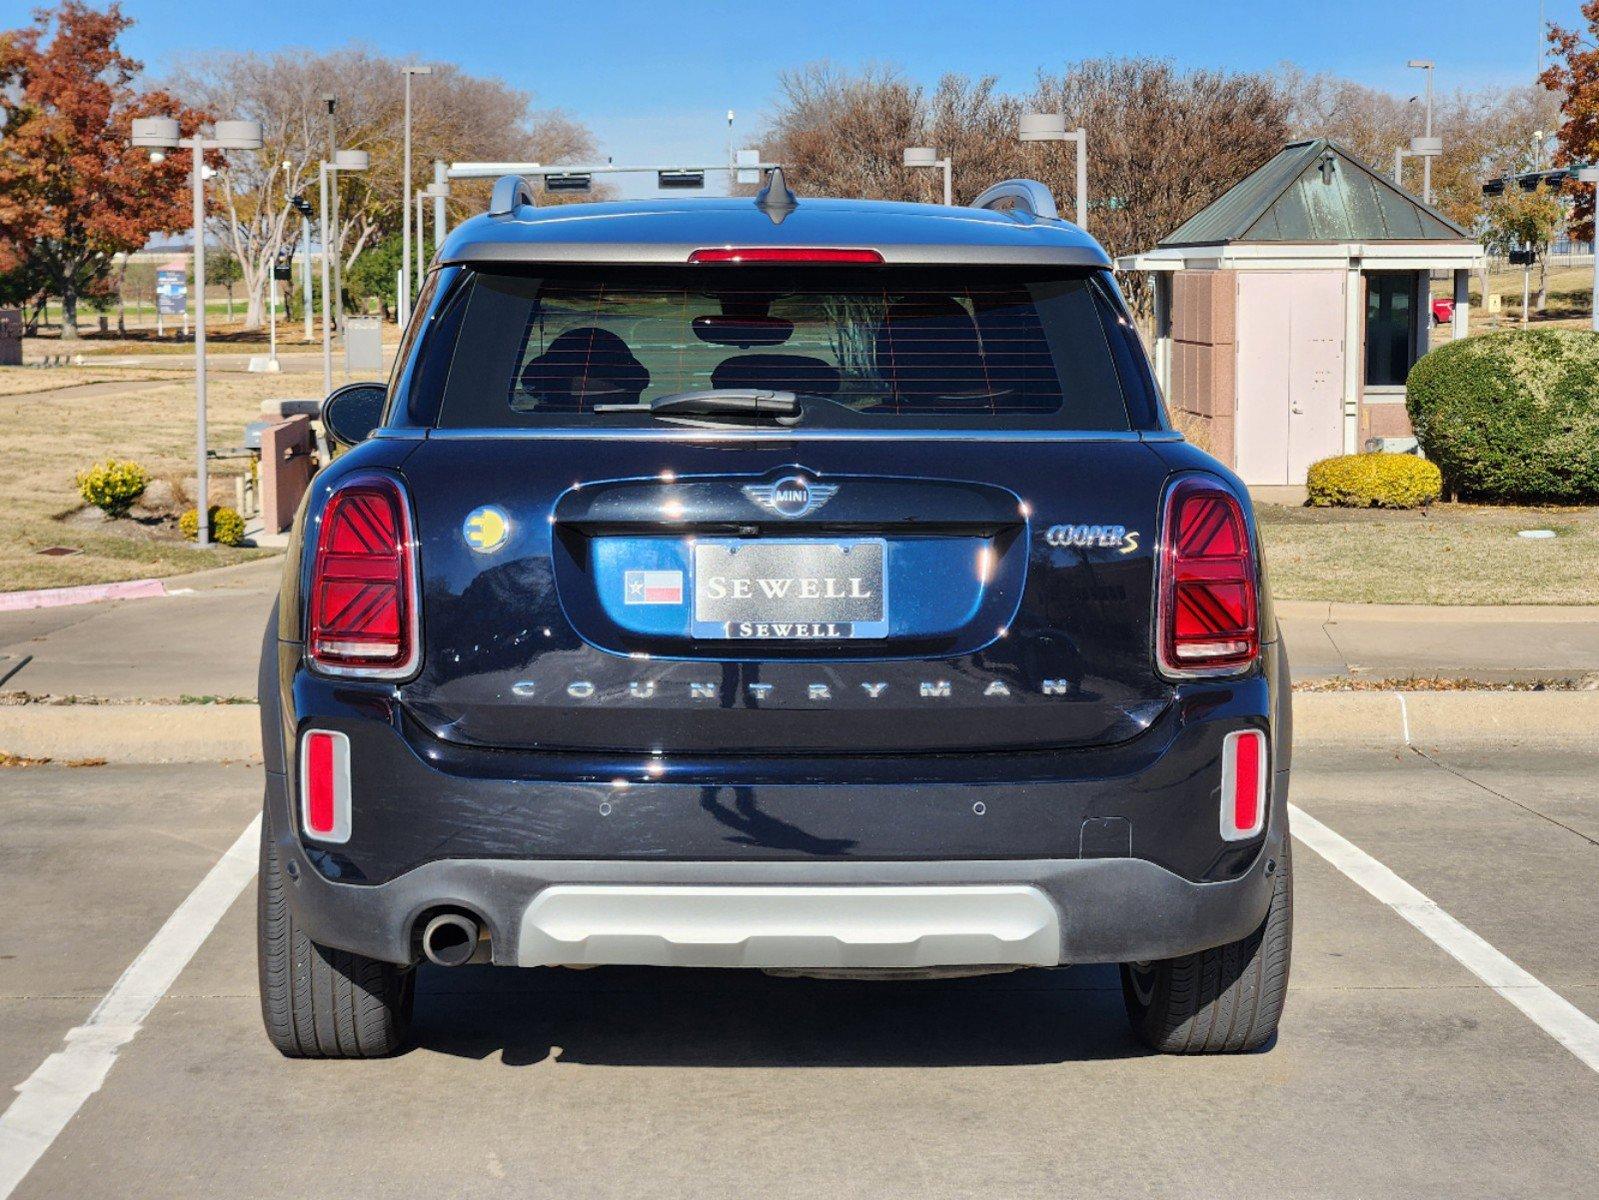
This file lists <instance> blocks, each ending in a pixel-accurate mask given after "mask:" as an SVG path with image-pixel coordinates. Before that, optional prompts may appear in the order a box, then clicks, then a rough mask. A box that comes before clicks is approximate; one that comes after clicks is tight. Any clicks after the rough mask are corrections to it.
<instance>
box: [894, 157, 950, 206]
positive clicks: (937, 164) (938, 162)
mask: <svg viewBox="0 0 1599 1200" xmlns="http://www.w3.org/2000/svg"><path fill="white" fill-rule="evenodd" d="M904 162H905V165H906V166H907V167H931V168H942V169H943V171H944V205H945V207H948V206H949V205H951V204H954V203H955V195H954V181H953V179H952V178H951V174H950V173H951V170H952V168H953V165H954V163H953V160H952V159H950V158H949V157H948V156H947V155H946V156H945V157H943V158H939V157H938V151H937V150H935V149H934V148H933V147H932V146H907V147H906V148H905V158H904Z"/></svg>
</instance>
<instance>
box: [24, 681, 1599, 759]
mask: <svg viewBox="0 0 1599 1200" xmlns="http://www.w3.org/2000/svg"><path fill="white" fill-rule="evenodd" d="M1596 727H1599V692H1492V691H1476V692H1404V693H1400V692H1300V693H1298V694H1296V695H1295V696H1294V742H1295V744H1296V745H1298V746H1329V747H1337V746H1346V747H1392V748H1398V747H1403V746H1408V745H1416V746H1449V745H1462V744H1464V745H1473V746H1482V745H1508V744H1511V743H1546V742H1558V743H1563V744H1566V745H1570V744H1572V743H1579V744H1580V743H1584V742H1588V741H1591V740H1592V738H1593V731H1594V729H1595V728H1596ZM0 751H5V752H7V753H10V754H17V755H22V756H25V757H28V758H51V759H59V760H70V759H78V758H104V759H107V760H108V761H111V762H123V763H174V762H179V763H181V762H217V761H222V760H226V761H245V762H260V761H261V733H260V724H259V713H258V710H257V708H256V706H255V705H253V704H217V705H212V704H63V705H54V704H26V705H12V706H0Z"/></svg>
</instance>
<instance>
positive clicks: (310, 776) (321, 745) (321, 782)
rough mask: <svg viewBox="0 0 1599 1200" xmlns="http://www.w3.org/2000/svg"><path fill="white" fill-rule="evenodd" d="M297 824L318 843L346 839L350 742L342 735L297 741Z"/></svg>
mask: <svg viewBox="0 0 1599 1200" xmlns="http://www.w3.org/2000/svg"><path fill="white" fill-rule="evenodd" d="M300 822H301V824H302V825H303V826H304V827H305V832H306V836H307V837H312V838H315V839H316V840H317V841H319V842H347V841H349V840H350V739H349V738H347V737H345V736H344V735H343V734H342V733H333V732H330V731H327V730H312V731H311V732H309V733H307V734H306V735H305V736H304V737H302V738H301V739H300Z"/></svg>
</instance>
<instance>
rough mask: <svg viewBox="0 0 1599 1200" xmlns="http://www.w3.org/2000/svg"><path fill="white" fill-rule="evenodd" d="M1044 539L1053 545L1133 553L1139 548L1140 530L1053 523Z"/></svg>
mask: <svg viewBox="0 0 1599 1200" xmlns="http://www.w3.org/2000/svg"><path fill="white" fill-rule="evenodd" d="M1044 541H1045V542H1047V543H1048V544H1049V545H1051V546H1076V547H1078V548H1080V549H1084V550H1115V551H1117V552H1118V553H1121V554H1131V553H1132V552H1133V551H1134V550H1136V549H1138V530H1136V529H1128V528H1127V527H1126V526H1125V525H1051V526H1050V527H1049V529H1048V530H1047V531H1046V532H1045V534H1044Z"/></svg>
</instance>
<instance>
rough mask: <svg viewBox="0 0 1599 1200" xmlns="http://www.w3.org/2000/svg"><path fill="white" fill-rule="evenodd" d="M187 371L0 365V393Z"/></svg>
mask: <svg viewBox="0 0 1599 1200" xmlns="http://www.w3.org/2000/svg"><path fill="white" fill-rule="evenodd" d="M185 374H187V373H186V372H179V371H168V370H167V369H166V368H165V367H148V368H146V367H0V396H20V395H22V394H24V393H27V392H49V391H54V390H55V389H56V388H69V387H81V386H82V385H84V384H86V383H128V382H133V381H138V380H144V379H181V378H183V377H184V375H185Z"/></svg>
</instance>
